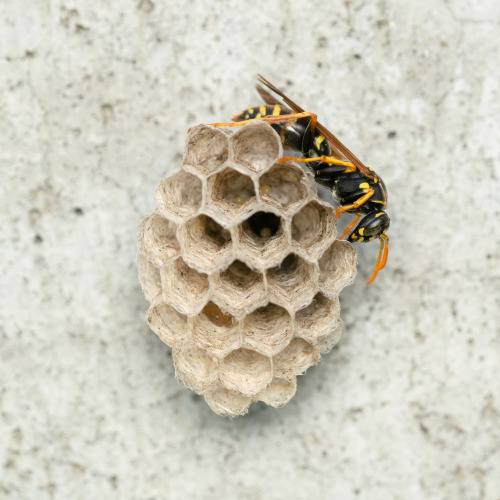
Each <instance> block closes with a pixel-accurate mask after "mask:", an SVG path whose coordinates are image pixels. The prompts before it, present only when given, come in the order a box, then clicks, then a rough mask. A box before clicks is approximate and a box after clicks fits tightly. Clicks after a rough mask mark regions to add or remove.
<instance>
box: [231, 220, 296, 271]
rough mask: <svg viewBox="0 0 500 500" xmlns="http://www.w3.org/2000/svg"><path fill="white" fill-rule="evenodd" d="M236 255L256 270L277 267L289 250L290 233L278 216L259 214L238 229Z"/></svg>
mask: <svg viewBox="0 0 500 500" xmlns="http://www.w3.org/2000/svg"><path fill="white" fill-rule="evenodd" d="M235 233H236V236H237V242H236V254H237V256H238V258H239V259H240V260H241V261H243V262H246V263H247V264H248V265H250V266H252V267H254V268H256V269H265V268H266V267H268V266H273V265H276V264H277V263H278V262H280V261H281V260H282V259H283V254H284V253H285V252H286V251H287V250H288V249H289V246H290V245H289V237H290V233H289V232H288V228H287V227H285V224H284V223H283V221H282V219H281V217H280V216H279V215H278V214H275V213H272V212H271V211H269V212H257V213H255V214H254V215H252V216H251V217H249V218H248V219H247V220H245V221H244V222H243V223H242V224H240V225H239V226H237V228H236V231H235Z"/></svg>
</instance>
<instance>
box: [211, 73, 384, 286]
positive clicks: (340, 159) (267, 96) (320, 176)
mask: <svg viewBox="0 0 500 500" xmlns="http://www.w3.org/2000/svg"><path fill="white" fill-rule="evenodd" d="M257 80H258V82H259V83H260V84H262V85H264V86H265V87H267V89H269V90H271V91H272V92H274V94H276V95H278V96H279V97H281V99H283V102H284V103H285V104H286V105H287V106H289V107H286V106H284V105H283V104H281V103H280V102H279V101H278V99H276V98H275V97H274V96H273V95H272V94H271V93H270V92H268V90H266V89H265V88H264V87H262V85H259V83H258V84H257V85H256V88H257V91H258V92H259V94H260V96H261V97H262V99H263V100H264V102H265V103H266V104H262V105H260V106H256V107H254V108H248V109H246V110H245V111H243V112H241V113H239V114H237V115H236V116H234V117H233V118H232V120H233V122H232V123H214V124H213V125H215V126H219V127H222V126H225V127H235V126H238V125H243V124H245V123H248V122H250V121H253V120H263V121H265V122H267V123H269V124H270V125H271V126H272V127H273V128H274V129H275V130H276V132H277V133H278V134H279V135H280V137H281V142H282V144H283V149H285V150H290V151H298V152H300V153H302V156H303V157H302V158H296V157H294V156H285V157H283V158H280V160H279V162H280V163H284V162H286V161H290V160H293V161H298V162H301V163H305V164H306V165H307V166H308V167H309V168H310V169H311V170H312V171H313V173H314V178H315V180H316V182H317V183H318V184H320V185H322V186H325V187H327V188H329V189H330V190H331V191H332V193H333V195H334V197H335V198H336V200H337V201H338V204H339V207H338V209H337V211H336V215H337V218H338V217H340V214H341V213H342V212H348V213H352V214H355V215H356V217H355V219H354V220H353V221H352V222H351V223H350V224H349V225H348V226H347V227H346V228H345V230H344V232H343V233H342V235H341V236H340V238H341V239H342V238H344V237H346V236H347V240H348V241H351V242H367V241H372V240H373V239H375V238H379V239H380V250H379V254H378V258H377V262H376V264H375V268H374V270H373V273H372V275H371V277H370V279H369V280H368V281H367V282H366V284H367V285H369V284H370V283H373V281H374V280H375V278H376V277H377V274H378V272H379V271H380V270H381V269H383V268H384V267H385V264H386V262H387V256H388V253H389V238H388V237H387V235H386V234H385V233H386V231H387V230H388V229H389V226H390V218H389V216H388V215H387V214H386V212H385V208H386V207H387V190H386V187H385V184H384V182H383V181H382V179H381V178H380V177H379V176H378V175H377V174H376V173H375V171H374V170H373V169H372V168H369V167H366V166H365V165H364V164H363V163H362V162H361V161H360V160H359V159H358V158H356V156H354V154H352V153H351V152H350V151H349V150H348V149H347V148H346V147H345V146H344V145H343V144H342V143H341V142H340V141H339V140H338V139H337V138H336V137H335V136H334V135H333V134H332V133H331V132H330V131H329V130H327V129H326V128H325V127H324V126H323V125H321V123H319V122H318V120H317V115H316V114H314V113H311V112H309V111H304V110H303V109H302V108H301V107H300V106H299V105H298V104H296V103H294V102H293V101H292V100H291V99H290V98H289V97H287V96H286V95H285V94H284V93H283V92H281V90H279V89H278V88H276V87H275V86H274V85H273V84H272V83H270V82H268V81H267V80H266V79H265V78H263V77H262V76H261V75H257ZM361 217H363V218H361ZM360 219H361V220H360Z"/></svg>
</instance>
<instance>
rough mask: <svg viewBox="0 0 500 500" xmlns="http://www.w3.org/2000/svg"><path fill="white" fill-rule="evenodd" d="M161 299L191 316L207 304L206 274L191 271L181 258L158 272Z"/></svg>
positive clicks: (207, 287)
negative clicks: (161, 293) (161, 292)
mask: <svg viewBox="0 0 500 500" xmlns="http://www.w3.org/2000/svg"><path fill="white" fill-rule="evenodd" d="M160 276H161V284H162V291H163V299H164V300H165V302H167V303H170V304H171V305H172V306H173V307H175V309H177V310H178V311H179V312H181V313H182V314H186V315H188V316H192V315H194V314H197V313H198V312H200V311H201V309H203V307H204V306H205V305H206V303H207V302H208V294H209V286H208V278H207V275H206V274H203V273H199V272H198V271H196V270H195V269H191V268H190V267H189V266H188V265H187V264H186V263H185V262H184V261H183V260H182V259H181V258H178V259H177V260H175V261H174V262H173V263H172V264H169V265H168V266H166V267H162V268H161V270H160Z"/></svg>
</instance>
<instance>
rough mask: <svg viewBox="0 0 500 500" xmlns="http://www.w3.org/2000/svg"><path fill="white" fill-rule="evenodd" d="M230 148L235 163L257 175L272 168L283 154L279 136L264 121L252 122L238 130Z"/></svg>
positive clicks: (232, 138)
mask: <svg viewBox="0 0 500 500" xmlns="http://www.w3.org/2000/svg"><path fill="white" fill-rule="evenodd" d="M229 147H230V151H231V158H232V160H233V161H235V162H237V163H239V164H241V165H242V166H244V167H246V168H247V169H248V170H250V171H251V172H257V173H262V172H265V171H266V170H268V169H269V168H271V166H272V165H274V163H276V161H277V160H278V158H279V157H280V156H281V153H282V147H281V140H280V138H279V136H278V134H277V133H276V132H275V131H274V130H273V129H272V127H271V126H270V125H268V124H267V123H264V122H262V121H254V122H250V123H249V124H247V125H245V126H244V127H242V128H241V129H240V130H238V132H236V133H235V134H234V135H233V136H232V137H231V140H230V143H229Z"/></svg>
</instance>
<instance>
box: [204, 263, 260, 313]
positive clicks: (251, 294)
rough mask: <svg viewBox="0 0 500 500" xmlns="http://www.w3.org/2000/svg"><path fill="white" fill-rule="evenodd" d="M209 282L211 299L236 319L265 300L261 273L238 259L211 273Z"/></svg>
mask: <svg viewBox="0 0 500 500" xmlns="http://www.w3.org/2000/svg"><path fill="white" fill-rule="evenodd" d="M210 283H211V290H212V298H213V300H215V301H216V302H217V303H218V304H220V306H221V307H222V308H223V309H225V310H226V311H228V312H229V313H231V314H232V315H233V316H234V317H236V318H237V319H241V318H242V317H243V316H244V315H245V314H246V312H247V311H248V310H250V309H254V308H256V307H259V306H260V305H263V304H265V303H266V302H267V292H266V288H265V285H264V276H263V274H262V273H259V272H257V271H252V270H251V269H250V268H249V267H248V266H247V265H246V264H244V263H243V262H241V261H239V260H235V261H234V262H233V263H232V264H231V265H230V266H229V267H228V268H227V269H226V270H225V271H223V272H220V273H216V274H213V275H212V276H211V277H210Z"/></svg>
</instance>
